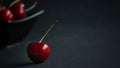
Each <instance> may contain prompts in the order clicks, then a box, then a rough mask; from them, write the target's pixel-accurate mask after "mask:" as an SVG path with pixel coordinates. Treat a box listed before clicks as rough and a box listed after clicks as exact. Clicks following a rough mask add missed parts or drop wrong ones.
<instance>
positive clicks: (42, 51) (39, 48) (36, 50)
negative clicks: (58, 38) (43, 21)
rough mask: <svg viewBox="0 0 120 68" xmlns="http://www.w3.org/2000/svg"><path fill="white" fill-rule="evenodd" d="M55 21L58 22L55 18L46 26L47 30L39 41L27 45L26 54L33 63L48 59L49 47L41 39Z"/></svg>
mask: <svg viewBox="0 0 120 68" xmlns="http://www.w3.org/2000/svg"><path fill="white" fill-rule="evenodd" d="M56 23H58V20H56V21H55V23H53V24H52V25H51V26H50V27H49V28H48V30H47V31H46V33H45V34H44V35H43V36H42V38H41V40H40V41H39V42H32V43H30V44H29V45H28V48H27V54H28V57H29V58H30V59H31V61H33V62H35V63H42V62H44V61H45V60H47V59H48V57H49V55H50V47H49V45H48V44H46V43H45V42H42V40H43V39H44V38H45V37H46V35H47V34H48V32H49V31H50V30H51V29H52V27H53V26H54V25H55V24H56Z"/></svg>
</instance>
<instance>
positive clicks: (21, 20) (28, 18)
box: [8, 10, 44, 24]
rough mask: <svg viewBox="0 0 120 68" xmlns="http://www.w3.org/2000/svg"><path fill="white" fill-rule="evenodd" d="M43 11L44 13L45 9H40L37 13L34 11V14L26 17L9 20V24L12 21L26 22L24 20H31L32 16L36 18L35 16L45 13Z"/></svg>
mask: <svg viewBox="0 0 120 68" xmlns="http://www.w3.org/2000/svg"><path fill="white" fill-rule="evenodd" d="M43 13H44V10H40V11H38V12H36V13H34V14H32V15H30V16H28V17H26V18H24V19H20V20H14V21H11V22H8V23H9V24H12V23H20V22H24V21H27V20H30V19H32V18H35V17H37V16H39V15H41V14H43Z"/></svg>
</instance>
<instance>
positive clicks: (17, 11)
mask: <svg viewBox="0 0 120 68" xmlns="http://www.w3.org/2000/svg"><path fill="white" fill-rule="evenodd" d="M10 10H11V12H12V13H13V15H14V18H15V19H23V18H25V17H26V13H25V5H24V3H23V2H20V1H19V2H16V3H15V4H13V5H12V6H11V7H10Z"/></svg>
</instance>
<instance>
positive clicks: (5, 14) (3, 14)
mask: <svg viewBox="0 0 120 68" xmlns="http://www.w3.org/2000/svg"><path fill="white" fill-rule="evenodd" d="M13 19H14V18H13V14H12V13H11V11H10V10H9V9H7V8H5V7H0V22H10V21H13Z"/></svg>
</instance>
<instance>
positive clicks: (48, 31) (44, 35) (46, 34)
mask: <svg viewBox="0 0 120 68" xmlns="http://www.w3.org/2000/svg"><path fill="white" fill-rule="evenodd" d="M56 23H58V20H56V21H55V22H54V23H52V24H51V26H50V27H49V28H48V30H47V31H46V32H45V34H44V35H43V36H42V38H41V39H40V41H39V43H41V42H42V41H43V39H44V38H45V37H46V36H47V34H48V33H49V32H50V30H51V29H52V28H53V26H54V25H55V24H56Z"/></svg>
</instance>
